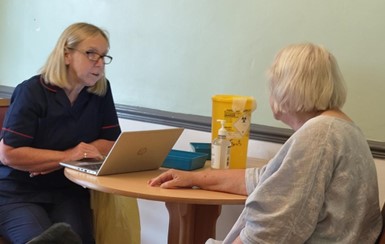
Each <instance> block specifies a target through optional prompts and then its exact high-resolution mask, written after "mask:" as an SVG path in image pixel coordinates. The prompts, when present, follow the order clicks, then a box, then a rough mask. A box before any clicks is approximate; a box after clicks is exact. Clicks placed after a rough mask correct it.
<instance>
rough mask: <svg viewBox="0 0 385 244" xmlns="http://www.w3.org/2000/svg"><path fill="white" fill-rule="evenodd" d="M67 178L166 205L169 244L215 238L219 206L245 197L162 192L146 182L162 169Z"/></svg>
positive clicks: (78, 174)
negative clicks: (168, 217)
mask: <svg viewBox="0 0 385 244" xmlns="http://www.w3.org/2000/svg"><path fill="white" fill-rule="evenodd" d="M64 172H65V175H66V177H67V178H68V179H69V180H71V181H73V182H75V183H76V184H79V185H81V186H83V187H86V188H89V189H93V190H97V191H101V192H106V193H111V194H118V195H123V196H129V197H134V198H142V199H147V200H154V201H162V202H165V204H166V207H167V210H168V212H169V216H170V220H169V231H168V243H169V244H173V243H183V244H200V243H205V241H206V240H207V239H209V238H215V228H216V221H217V218H218V217H219V215H220V213H221V206H222V205H234V204H244V202H245V200H246V196H241V195H235V194H229V193H223V192H214V191H206V190H201V189H162V188H160V187H151V186H149V185H148V184H147V182H148V180H149V179H151V178H154V177H156V176H158V175H159V174H160V173H162V172H164V169H159V170H152V171H143V172H135V173H126V174H116V175H108V176H93V175H89V174H86V173H82V172H78V171H75V170H72V169H68V168H67V169H65V171H64Z"/></svg>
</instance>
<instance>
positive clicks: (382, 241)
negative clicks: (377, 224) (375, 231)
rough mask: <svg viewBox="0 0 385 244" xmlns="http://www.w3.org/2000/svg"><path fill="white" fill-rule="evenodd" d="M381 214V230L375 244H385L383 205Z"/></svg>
mask: <svg viewBox="0 0 385 244" xmlns="http://www.w3.org/2000/svg"><path fill="white" fill-rule="evenodd" d="M381 214H382V230H381V234H380V236H379V237H378V239H377V242H376V243H377V244H385V203H384V205H383V206H382V210H381Z"/></svg>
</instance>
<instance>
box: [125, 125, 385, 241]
mask: <svg viewBox="0 0 385 244" xmlns="http://www.w3.org/2000/svg"><path fill="white" fill-rule="evenodd" d="M120 124H121V126H122V130H147V129H162V128H166V127H167V126H163V125H157V124H150V123H143V122H138V121H133V120H120ZM210 138H211V134H210V133H208V132H201V131H195V130H185V131H184V132H183V134H182V135H181V137H180V139H179V140H178V141H177V143H176V144H175V146H174V148H177V149H181V150H191V147H190V145H189V143H190V142H209V141H210ZM280 147H281V145H280V144H275V143H268V142H261V141H255V140H250V142H249V150H248V156H249V157H254V158H260V159H270V158H272V157H273V156H274V155H275V154H276V152H277V151H278V150H279V148H280ZM375 163H376V167H377V174H378V181H379V188H380V189H379V193H380V203H381V207H382V203H383V202H384V201H385V160H380V159H375ZM138 205H139V213H140V221H141V242H142V244H153V243H167V232H168V212H167V209H166V208H165V206H164V203H163V202H155V201H149V200H143V199H138ZM242 209H243V206H241V205H224V206H223V208H222V213H221V215H220V217H219V218H218V221H217V237H216V238H217V239H223V238H224V237H225V236H226V234H227V233H228V232H229V230H230V229H231V227H232V225H233V224H234V223H235V221H236V220H237V218H238V216H239V214H240V213H241V211H242Z"/></svg>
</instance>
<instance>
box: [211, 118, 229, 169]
mask: <svg viewBox="0 0 385 244" xmlns="http://www.w3.org/2000/svg"><path fill="white" fill-rule="evenodd" d="M217 121H218V122H220V123H221V128H220V129H219V130H218V137H217V138H215V139H214V141H213V143H212V147H211V168H213V169H228V168H229V162H230V147H231V142H230V141H229V140H228V139H227V138H226V136H227V131H226V129H225V120H220V119H219V120H217Z"/></svg>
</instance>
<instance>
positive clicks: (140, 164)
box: [60, 128, 183, 176]
mask: <svg viewBox="0 0 385 244" xmlns="http://www.w3.org/2000/svg"><path fill="white" fill-rule="evenodd" d="M182 132H183V129H182V128H171V129H161V130H145V131H124V132H122V133H121V134H120V135H119V137H118V139H117V140H116V141H115V144H114V145H113V147H112V148H111V150H110V152H109V153H108V155H107V156H106V157H105V159H104V160H102V161H98V160H95V159H84V160H79V161H72V162H61V163H60V165H62V166H64V167H67V168H71V169H75V170H78V171H81V172H85V173H88V174H92V175H98V176H99V175H111V174H122V173H129V172H138V171H145V170H154V169H158V168H160V167H161V165H162V163H163V161H164V160H165V159H166V157H167V155H168V153H169V152H170V151H171V149H172V148H173V146H174V144H175V142H176V141H177V140H178V138H179V136H180V135H181V134H182Z"/></svg>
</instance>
